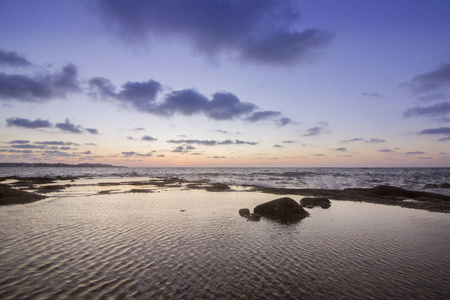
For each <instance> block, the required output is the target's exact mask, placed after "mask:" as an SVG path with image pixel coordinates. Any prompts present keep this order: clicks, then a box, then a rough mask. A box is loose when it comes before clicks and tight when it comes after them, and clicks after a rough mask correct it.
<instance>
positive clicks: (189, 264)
mask: <svg viewBox="0 0 450 300" xmlns="http://www.w3.org/2000/svg"><path fill="white" fill-rule="evenodd" d="M274 198H276V197H274V196H273V195H268V194H260V193H254V192H252V193H250V192H223V193H210V192H205V191H196V190H184V191H180V190H176V189H175V190H164V189H162V190H161V191H160V192H155V193H150V194H111V195H93V196H78V194H77V193H75V194H72V196H68V197H59V198H58V197H53V198H49V199H47V200H43V201H39V202H35V203H32V204H27V205H13V206H5V207H0V221H1V224H2V227H1V230H0V298H2V299H47V298H51V299H80V298H88V299H108V298H129V299H133V298H137V299H220V298H223V299H277V298H283V299H299V298H303V299H318V298H329V299H330V298H332V299H339V298H343V299H362V298H364V299H383V298H390V299H393V298H395V299H412V298H414V299H449V298H450V287H449V273H448V270H449V269H450V240H449V239H448V237H449V236H450V215H448V214H441V213H430V212H426V211H419V210H412V209H406V208H400V207H391V206H383V205H374V204H365V203H356V202H346V201H332V205H331V208H330V209H320V208H314V209H312V210H309V212H310V213H311V217H309V218H306V219H304V220H302V221H301V222H299V223H297V224H291V225H282V224H279V223H276V222H273V221H269V220H267V219H264V218H263V219H262V220H261V221H260V222H249V221H247V220H246V219H245V218H241V217H240V216H239V215H238V213H237V211H238V209H239V208H244V207H248V208H250V209H252V208H253V207H254V206H256V205H257V204H260V203H262V202H265V201H268V200H272V199H274ZM293 198H294V199H296V200H300V198H301V197H298V196H293Z"/></svg>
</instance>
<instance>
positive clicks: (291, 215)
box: [253, 197, 309, 223]
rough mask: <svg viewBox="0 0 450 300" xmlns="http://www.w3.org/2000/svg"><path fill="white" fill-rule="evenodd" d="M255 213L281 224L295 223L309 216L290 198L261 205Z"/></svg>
mask: <svg viewBox="0 0 450 300" xmlns="http://www.w3.org/2000/svg"><path fill="white" fill-rule="evenodd" d="M253 211H254V212H255V213H256V214H259V215H261V216H263V217H266V218H268V219H271V220H275V221H278V222H281V223H294V222H298V221H300V220H301V219H303V218H306V217H307V216H309V213H308V212H307V211H306V210H304V209H303V207H301V206H300V204H298V203H297V201H295V200H294V199H292V198H289V197H283V198H279V199H275V200H272V201H269V202H266V203H263V204H260V205H258V206H256V207H255V208H254V209H253Z"/></svg>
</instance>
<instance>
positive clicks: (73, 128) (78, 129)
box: [55, 119, 83, 133]
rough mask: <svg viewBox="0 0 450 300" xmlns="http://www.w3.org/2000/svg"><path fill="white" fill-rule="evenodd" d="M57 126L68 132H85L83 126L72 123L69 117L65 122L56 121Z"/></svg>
mask: <svg viewBox="0 0 450 300" xmlns="http://www.w3.org/2000/svg"><path fill="white" fill-rule="evenodd" d="M55 127H56V128H59V129H61V130H63V131H68V132H72V133H82V132H83V130H82V128H81V126H79V125H75V124H72V123H71V122H70V121H69V119H66V121H65V122H64V123H56V125H55Z"/></svg>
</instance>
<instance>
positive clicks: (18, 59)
mask: <svg viewBox="0 0 450 300" xmlns="http://www.w3.org/2000/svg"><path fill="white" fill-rule="evenodd" d="M1 65H6V66H11V67H27V66H30V65H31V63H30V62H29V61H28V60H27V59H26V58H25V57H23V56H21V55H19V54H17V52H15V51H6V50H3V49H0V66H1Z"/></svg>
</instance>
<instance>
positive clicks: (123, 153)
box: [121, 151, 153, 157]
mask: <svg viewBox="0 0 450 300" xmlns="http://www.w3.org/2000/svg"><path fill="white" fill-rule="evenodd" d="M121 153H122V155H123V156H124V157H133V156H139V157H151V156H153V155H152V153H145V154H143V153H138V152H134V151H124V152H121Z"/></svg>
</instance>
